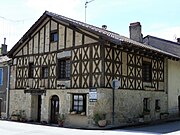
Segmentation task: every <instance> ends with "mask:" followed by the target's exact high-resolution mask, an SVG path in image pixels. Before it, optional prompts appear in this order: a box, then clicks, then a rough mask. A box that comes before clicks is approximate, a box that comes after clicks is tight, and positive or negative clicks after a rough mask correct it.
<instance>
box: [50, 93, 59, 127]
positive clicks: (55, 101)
mask: <svg viewBox="0 0 180 135" xmlns="http://www.w3.org/2000/svg"><path fill="white" fill-rule="evenodd" d="M58 113H59V98H58V96H56V95H54V96H52V98H51V123H54V124H57V123H58V121H57V115H58Z"/></svg>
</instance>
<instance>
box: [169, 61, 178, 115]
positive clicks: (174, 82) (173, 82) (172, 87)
mask: <svg viewBox="0 0 180 135" xmlns="http://www.w3.org/2000/svg"><path fill="white" fill-rule="evenodd" d="M179 95H180V62H179V61H173V60H168V110H169V113H170V114H176V113H178V96H179Z"/></svg>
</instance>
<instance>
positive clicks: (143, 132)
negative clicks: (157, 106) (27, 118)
mask: <svg viewBox="0 0 180 135" xmlns="http://www.w3.org/2000/svg"><path fill="white" fill-rule="evenodd" d="M157 134H158V135H159V134H168V135H180V121H177V122H169V123H165V124H161V125H151V126H143V127H142V126H141V127H134V128H132V127H131V128H124V129H116V130H80V129H68V128H60V127H52V126H43V125H33V124H26V123H17V122H10V121H2V120H0V135H157Z"/></svg>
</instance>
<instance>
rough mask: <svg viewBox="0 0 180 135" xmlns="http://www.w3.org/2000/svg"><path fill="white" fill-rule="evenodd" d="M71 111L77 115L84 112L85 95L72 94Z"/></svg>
mask: <svg viewBox="0 0 180 135" xmlns="http://www.w3.org/2000/svg"><path fill="white" fill-rule="evenodd" d="M72 110H73V111H76V112H77V113H81V112H85V111H86V95H85V94H73V105H72Z"/></svg>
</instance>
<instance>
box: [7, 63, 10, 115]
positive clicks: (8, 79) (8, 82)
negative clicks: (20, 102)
mask: <svg viewBox="0 0 180 135" xmlns="http://www.w3.org/2000/svg"><path fill="white" fill-rule="evenodd" d="M7 67H8V73H7V74H8V76H7V88H6V118H7V119H9V100H10V99H9V98H10V61H8V63H7Z"/></svg>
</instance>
